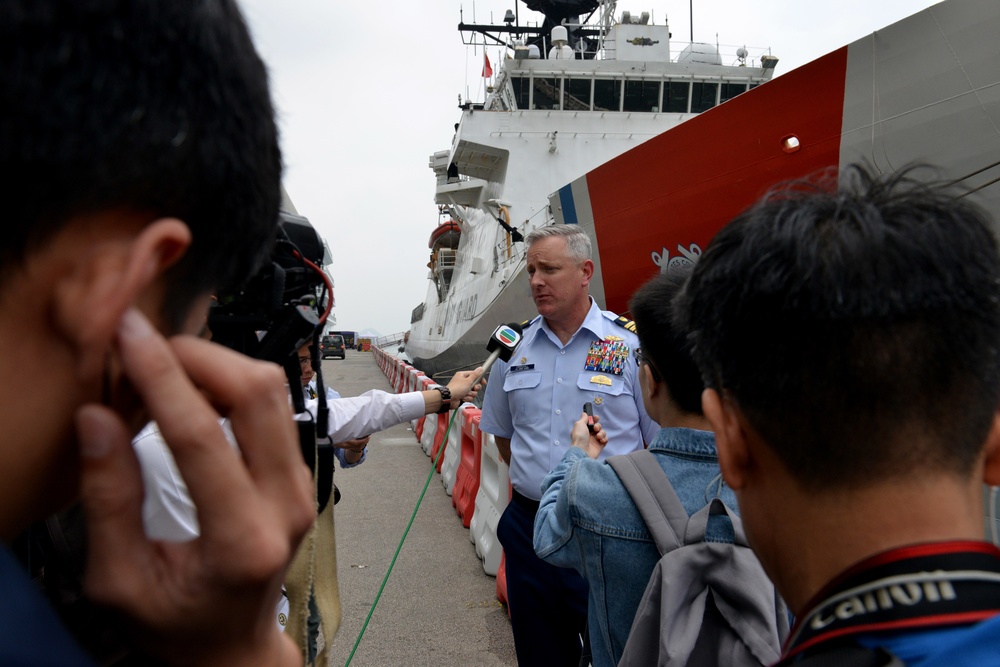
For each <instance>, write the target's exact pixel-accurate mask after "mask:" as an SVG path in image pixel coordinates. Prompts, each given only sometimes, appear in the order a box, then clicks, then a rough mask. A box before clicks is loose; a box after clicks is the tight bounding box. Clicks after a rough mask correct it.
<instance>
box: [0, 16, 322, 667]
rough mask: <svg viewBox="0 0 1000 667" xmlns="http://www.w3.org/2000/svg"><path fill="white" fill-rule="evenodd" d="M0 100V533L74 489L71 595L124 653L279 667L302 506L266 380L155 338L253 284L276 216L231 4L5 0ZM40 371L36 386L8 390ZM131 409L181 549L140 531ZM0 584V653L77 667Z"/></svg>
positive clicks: (256, 97) (270, 121) (282, 401)
mask: <svg viewBox="0 0 1000 667" xmlns="http://www.w3.org/2000/svg"><path fill="white" fill-rule="evenodd" d="M206 91H211V92H212V94H206ZM0 94H2V96H3V99H4V104H3V109H2V111H0V161H2V164H3V168H2V171H3V173H4V179H3V188H4V190H3V192H4V194H5V195H6V196H4V197H3V199H4V201H5V205H6V210H5V214H4V232H5V233H4V235H3V239H2V241H0V298H2V300H3V304H4V307H3V308H2V309H0V367H2V373H3V377H4V378H5V379H6V382H4V384H3V386H4V389H3V400H2V401H0V411H2V412H0V415H2V422H3V424H4V427H5V428H4V435H3V437H2V440H0V499H2V500H0V530H2V533H3V537H4V538H5V540H8V541H9V540H12V539H13V538H15V537H16V536H17V535H19V534H20V533H22V531H24V530H25V529H26V528H27V527H28V525H29V524H30V523H32V522H36V521H39V520H41V519H43V518H45V517H46V516H48V515H50V514H51V513H52V512H54V511H55V510H58V509H59V508H61V507H64V506H66V505H67V504H69V503H70V502H72V501H73V500H75V499H76V498H78V497H79V498H81V499H82V501H83V507H84V510H85V514H86V519H87V527H88V532H89V538H90V539H89V552H88V561H87V570H86V590H87V593H88V594H89V596H90V597H91V598H92V599H93V600H95V601H97V602H100V603H104V604H106V605H108V606H110V607H112V608H114V609H116V610H118V612H120V614H121V615H122V617H123V618H124V619H125V621H126V623H125V626H126V627H128V629H129V633H128V635H129V637H130V638H131V639H132V640H133V641H134V643H135V644H136V645H138V646H139V647H141V648H142V649H143V650H144V651H145V652H147V653H149V654H151V655H154V656H156V658H157V659H158V661H159V662H161V663H164V664H185V665H293V664H301V661H302V656H301V654H300V653H299V651H298V650H297V649H296V647H295V645H294V643H293V642H292V641H290V640H289V639H288V638H287V637H285V636H283V635H282V634H281V633H280V632H279V631H278V629H277V628H276V627H275V624H274V621H273V616H272V611H273V609H274V605H275V603H276V602H277V599H278V596H279V594H280V585H281V581H282V579H283V578H284V573H285V569H286V567H287V564H288V562H289V559H290V558H291V557H292V555H293V554H294V553H295V551H296V549H297V547H298V544H299V542H300V540H301V539H302V536H303V535H304V534H305V532H306V531H307V530H308V529H309V526H310V525H311V523H312V521H313V518H314V514H315V509H314V506H313V501H312V498H311V493H310V483H309V472H308V469H307V468H306V467H305V466H304V465H303V462H302V456H301V454H300V453H299V442H298V438H297V433H296V432H295V428H294V424H293V422H292V419H291V411H290V409H289V407H288V398H287V391H286V389H285V378H284V375H283V374H282V373H281V371H280V370H279V369H277V368H275V367H274V366H273V365H271V364H265V363H261V362H257V361H253V360H251V359H247V358H245V357H243V356H241V355H239V354H237V353H235V352H231V351H229V350H225V349H223V348H220V347H218V346H216V345H212V344H211V343H208V342H205V341H203V340H198V339H196V338H194V337H192V336H185V335H176V336H174V337H173V338H170V339H169V340H167V339H165V338H164V335H172V336H173V335H175V334H191V333H195V332H196V331H197V329H198V327H199V326H200V325H201V322H202V321H203V319H204V315H205V311H206V309H207V307H208V303H209V298H208V295H209V294H211V293H213V292H214V291H216V290H217V289H218V288H219V287H220V286H222V285H226V284H233V283H236V282H239V281H241V280H242V279H243V278H244V277H246V276H248V275H250V274H251V273H252V272H253V271H254V269H255V267H256V264H257V261H258V260H259V259H261V258H262V257H263V255H264V254H265V253H266V252H267V249H268V247H269V246H270V244H271V241H272V238H273V234H274V231H275V226H276V222H277V219H278V203H279V200H280V186H279V181H280V172H281V165H280V154H279V150H278V144H277V131H276V128H275V124H274V112H273V109H272V106H271V102H270V96H269V92H268V87H267V77H266V72H265V69H264V66H263V63H261V61H260V59H259V58H258V56H257V54H256V52H255V51H254V48H253V45H252V43H251V40H250V37H249V34H248V31H247V29H246V26H245V25H244V23H243V20H242V18H241V16H240V14H239V11H238V10H237V8H236V6H235V5H234V4H233V3H232V2H228V1H226V0H211V1H210V0H204V1H202V2H192V3H176V2H168V1H166V0H164V1H160V2H155V1H152V0H147V1H140V0H137V1H136V2H127V3H121V2H110V1H100V0H80V1H79V2H54V1H49V0H21V1H17V0H11V1H10V2H5V3H3V4H2V5H0ZM42 359H44V360H45V379H46V382H48V383H50V385H51V386H53V387H58V391H37V390H26V388H25V387H23V386H22V384H21V380H22V379H24V378H35V377H37V376H38V373H39V367H40V363H41V360H42ZM220 417H226V418H228V419H229V420H230V421H231V423H232V426H233V431H234V433H235V435H236V438H237V440H238V442H239V447H240V451H241V452H242V456H241V455H239V454H237V452H236V451H235V450H234V449H233V448H232V447H231V446H230V445H229V443H228V442H227V440H226V438H225V436H224V435H223V432H222V429H221V428H220V426H219V419H220ZM149 418H153V419H155V420H156V421H157V422H158V423H159V425H160V427H161V429H162V432H163V435H164V437H165V439H166V441H167V443H168V444H169V446H170V448H171V450H172V452H173V454H174V457H175V459H176V461H177V465H178V468H179V469H180V471H181V473H182V474H183V475H184V477H185V479H186V480H187V481H188V484H189V489H190V492H191V496H192V497H193V498H194V501H195V504H196V505H197V507H198V517H199V520H200V523H201V534H200V536H199V537H198V539H196V540H194V541H192V542H188V543H184V544H168V543H163V542H152V541H150V540H148V539H147V538H146V537H145V536H144V534H143V530H142V520H141V515H140V505H141V499H142V482H141V479H140V472H139V467H138V465H137V463H136V459H135V456H134V454H133V451H132V448H131V446H130V436H131V435H132V434H133V433H135V431H136V430H137V429H138V428H139V426H141V425H142V424H143V423H145V422H146V421H148V419H149ZM0 586H2V590H3V591H4V596H3V601H2V602H0V624H2V626H3V628H4V632H3V633H2V634H0V664H5V665H8V664H17V665H59V666H60V667H66V666H75V665H91V664H93V663H92V661H91V659H90V658H88V657H87V656H86V655H85V654H84V652H83V651H82V650H81V649H80V648H79V647H78V646H77V645H76V644H75V642H74V641H73V639H71V637H70V636H69V635H68V633H67V632H66V630H65V629H64V628H63V627H62V626H61V624H60V622H59V621H58V620H57V618H56V617H55V615H54V613H53V612H52V610H51V608H49V607H48V605H47V603H46V602H45V601H44V600H43V599H42V598H41V597H40V596H39V595H38V593H37V592H36V590H35V589H34V587H33V584H32V582H31V581H29V580H28V578H27V577H26V576H25V573H24V571H23V570H22V568H21V566H20V565H19V564H18V563H16V562H15V561H14V559H13V558H12V555H11V552H10V551H9V550H8V549H7V548H6V547H4V548H2V549H0Z"/></svg>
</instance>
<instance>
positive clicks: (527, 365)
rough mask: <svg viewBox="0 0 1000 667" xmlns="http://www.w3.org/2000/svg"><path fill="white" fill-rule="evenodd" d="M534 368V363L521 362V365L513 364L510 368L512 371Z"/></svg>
mask: <svg viewBox="0 0 1000 667" xmlns="http://www.w3.org/2000/svg"><path fill="white" fill-rule="evenodd" d="M534 368H535V365H534V364H521V365H520V366H511V367H510V369H509V370H510V372H511V373H517V372H520V371H530V370H532V369H534Z"/></svg>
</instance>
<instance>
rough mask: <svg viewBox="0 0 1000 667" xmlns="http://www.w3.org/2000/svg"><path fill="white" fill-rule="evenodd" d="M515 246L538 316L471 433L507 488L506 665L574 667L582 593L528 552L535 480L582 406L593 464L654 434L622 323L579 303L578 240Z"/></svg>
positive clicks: (502, 531) (585, 258)
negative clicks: (485, 447)
mask: <svg viewBox="0 0 1000 667" xmlns="http://www.w3.org/2000/svg"><path fill="white" fill-rule="evenodd" d="M525 242H526V243H527V245H528V253H527V271H528V275H529V276H530V285H531V295H532V299H533V300H534V302H535V306H536V307H537V309H538V313H539V317H536V318H535V319H534V320H532V321H531V323H530V324H528V325H527V326H526V327H525V329H524V339H523V341H522V343H521V346H520V347H519V348H518V349H517V351H516V352H515V353H514V358H512V359H511V360H510V362H507V363H504V362H498V363H497V365H496V366H495V367H494V369H493V374H492V377H491V378H490V383H489V385H488V387H487V390H486V395H485V398H484V404H483V414H482V420H481V423H480V427H481V429H482V430H483V431H485V432H486V433H491V434H493V436H494V437H495V438H496V441H497V445H498V447H499V448H500V451H501V454H502V455H503V457H504V459H505V460H506V461H507V462H508V463H509V464H510V479H511V483H512V484H513V487H514V494H513V498H512V502H511V503H510V504H509V505H508V506H507V509H506V510H505V511H504V514H503V516H502V517H501V519H500V523H499V525H498V526H497V536H498V538H499V539H500V542H501V544H503V547H504V552H505V554H506V563H507V565H506V567H507V595H508V601H509V603H510V614H511V624H512V626H513V631H514V646H515V649H516V652H517V659H518V664H519V665H521V666H522V667H524V666H525V665H545V666H546V667H550V666H554V665H573V666H575V665H577V664H578V663H579V659H580V654H581V642H580V633H581V632H582V631H583V629H584V628H585V625H586V615H587V585H586V582H585V581H584V580H583V578H582V577H580V575H579V574H577V573H576V572H575V571H573V570H570V569H564V568H559V567H555V566H552V565H549V564H548V563H545V562H543V561H542V560H541V559H540V558H538V556H536V555H535V552H534V548H533V546H532V534H533V530H534V519H535V513H536V512H537V510H538V501H539V499H540V498H541V486H542V480H543V479H544V478H545V475H547V474H548V472H549V471H550V470H552V469H553V468H554V467H555V466H556V464H558V463H559V461H560V460H561V459H562V457H563V455H564V454H565V453H566V451H567V450H568V449H569V448H570V446H571V443H570V431H571V430H572V427H573V423H574V422H575V421H576V420H577V419H579V417H580V415H581V414H582V411H583V410H582V408H583V404H584V403H586V402H590V403H592V404H593V406H594V413H595V414H597V415H600V417H601V424H602V425H603V427H604V429H605V430H606V431H607V434H608V439H609V442H610V444H609V445H608V447H606V448H605V452H604V456H610V455H614V454H625V453H628V452H630V451H633V450H636V449H639V448H641V447H643V446H644V442H650V441H652V439H653V437H654V436H655V435H656V433H657V431H658V430H659V426H658V425H657V424H656V423H655V422H653V421H652V420H651V419H650V418H649V416H648V415H647V414H646V411H645V408H644V407H643V405H642V397H641V395H640V390H639V383H638V377H637V373H636V365H635V362H634V361H633V360H632V354H633V350H634V349H635V348H636V347H637V345H638V338H637V337H636V335H635V333H634V332H633V329H634V327H633V326H632V325H631V322H629V321H628V320H626V319H624V318H619V317H618V316H617V315H615V314H614V313H610V312H607V311H602V310H601V309H600V308H598V306H597V304H596V303H594V301H593V299H591V298H590V294H589V291H588V286H589V284H590V279H591V277H592V276H593V272H594V263H593V261H592V260H591V252H592V251H591V244H590V239H589V238H588V237H587V235H586V234H585V233H584V232H583V231H581V230H580V229H579V227H577V226H575V225H555V226H551V227H544V228H542V229H538V230H535V231H533V232H532V233H531V234H529V235H528V237H527V238H526V239H525Z"/></svg>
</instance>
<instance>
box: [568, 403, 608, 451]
mask: <svg viewBox="0 0 1000 667" xmlns="http://www.w3.org/2000/svg"><path fill="white" fill-rule="evenodd" d="M580 414H581V417H580V418H579V419H577V420H576V421H575V422H573V429H572V430H571V431H570V433H569V437H570V441H571V442H572V443H573V446H574V447H579V448H580V449H582V450H583V451H585V452H587V456H589V457H590V458H592V459H596V458H597V457H598V456H600V454H601V452H602V451H603V450H604V445H606V444H608V434H607V432H606V431H605V430H604V428H603V427H602V426H601V424H600V420H601V418H600V417H599V416H598V415H594V417H593V420H594V421H593V432H591V430H590V429H589V428H588V427H587V426H588V422H590V419H591V418H590V417H589V416H588V415H587V413H586V412H581V413H580Z"/></svg>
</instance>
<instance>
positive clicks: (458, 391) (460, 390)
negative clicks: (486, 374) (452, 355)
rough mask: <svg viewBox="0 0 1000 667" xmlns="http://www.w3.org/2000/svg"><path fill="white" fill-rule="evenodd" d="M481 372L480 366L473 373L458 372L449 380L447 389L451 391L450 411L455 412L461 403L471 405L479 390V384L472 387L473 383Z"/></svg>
mask: <svg viewBox="0 0 1000 667" xmlns="http://www.w3.org/2000/svg"><path fill="white" fill-rule="evenodd" d="M482 372H483V367H482V366H480V367H479V368H477V369H476V370H474V371H459V372H458V373H455V375H454V376H453V377H452V378H451V382H449V383H448V389H449V390H450V391H451V409H452V410H455V409H457V408H458V406H460V405H461V404H462V403H471V402H473V401H474V400H476V396H477V395H478V394H479V390H480V389H481V383H477V384H475V385H473V381H474V380H475V379H476V378H477V377H479V374H480V373H482Z"/></svg>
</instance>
